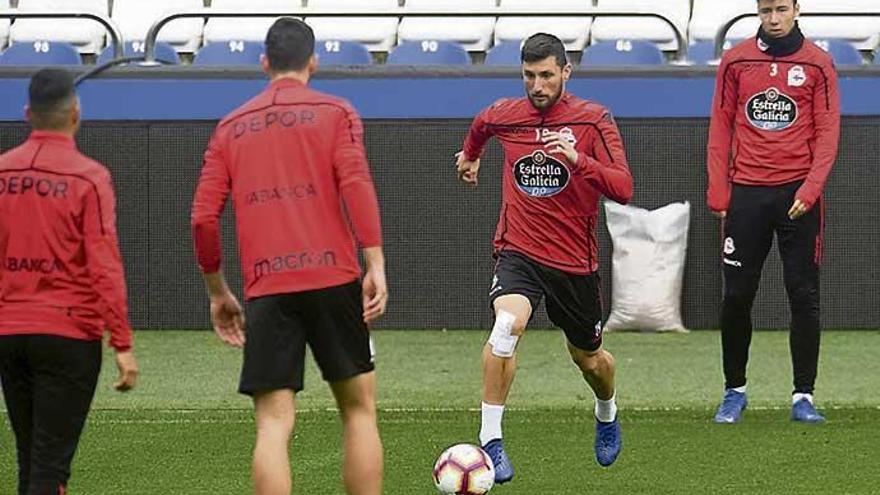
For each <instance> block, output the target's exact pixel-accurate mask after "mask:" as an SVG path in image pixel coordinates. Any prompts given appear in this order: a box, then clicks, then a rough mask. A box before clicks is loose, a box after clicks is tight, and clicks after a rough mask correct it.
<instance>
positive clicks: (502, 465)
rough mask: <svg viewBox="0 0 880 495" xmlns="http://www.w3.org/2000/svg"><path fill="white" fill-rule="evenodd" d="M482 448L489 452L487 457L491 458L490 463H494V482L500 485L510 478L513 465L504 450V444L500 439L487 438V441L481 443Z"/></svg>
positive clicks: (511, 477)
mask: <svg viewBox="0 0 880 495" xmlns="http://www.w3.org/2000/svg"><path fill="white" fill-rule="evenodd" d="M483 450H484V451H486V453H487V454H489V459H492V464H494V465H495V483H496V484H498V485H500V484H502V483H507V482H508V481H510V480H512V479H513V466H512V465H511V464H510V459H508V458H507V454H506V453H505V452H504V444H503V443H502V442H501V439H500V438H496V439H494V440H489V443H487V444H486V445H483Z"/></svg>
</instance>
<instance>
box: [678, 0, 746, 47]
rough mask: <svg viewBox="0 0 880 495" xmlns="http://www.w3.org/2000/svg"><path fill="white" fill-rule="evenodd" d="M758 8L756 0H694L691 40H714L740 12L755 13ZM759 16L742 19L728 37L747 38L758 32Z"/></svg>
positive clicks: (690, 27)
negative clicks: (719, 31)
mask: <svg viewBox="0 0 880 495" xmlns="http://www.w3.org/2000/svg"><path fill="white" fill-rule="evenodd" d="M757 11H758V8H757V4H756V3H755V0H724V1H722V2H719V1H718V0H694V13H693V16H691V22H690V26H689V28H688V35H689V37H690V40H691V42H698V41H708V40H714V39H715V35H716V34H718V30H719V29H720V28H721V26H722V25H724V23H726V22H727V21H729V20H730V19H733V18H734V17H736V16H737V15H739V14H754V13H757ZM759 25H760V21H758V18H757V17H747V18H745V19H740V20H739V21H737V22H736V24H734V25H733V26H731V28H730V30H729V31H728V32H727V39H746V38H750V37H752V36H755V34H757V33H758V26H759Z"/></svg>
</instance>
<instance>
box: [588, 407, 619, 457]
mask: <svg viewBox="0 0 880 495" xmlns="http://www.w3.org/2000/svg"><path fill="white" fill-rule="evenodd" d="M621 443H622V442H621V441H620V421H618V418H614V421H612V422H610V423H603V422H602V421H598V420H597V421H596V444H595V446H594V448H595V450H596V461H597V462H599V465H600V466H606V467H607V466H610V465H612V464H614V461H615V460H617V455H618V454H620V447H621Z"/></svg>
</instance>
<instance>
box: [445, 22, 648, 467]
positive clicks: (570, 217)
mask: <svg viewBox="0 0 880 495" xmlns="http://www.w3.org/2000/svg"><path fill="white" fill-rule="evenodd" d="M522 73H523V81H524V82H525V89H526V97H525V98H518V99H502V100H499V101H497V102H496V103H495V104H493V105H492V106H491V107H489V108H487V109H486V110H484V111H483V112H481V113H480V114H479V115H477V117H476V118H475V119H474V122H473V124H471V128H470V131H469V132H468V135H467V138H466V139H465V142H464V148H463V150H462V151H461V152H460V153H459V155H458V161H457V169H458V174H459V177H460V178H461V179H462V180H463V181H464V182H466V183H468V184H471V185H474V186H476V185H477V173H478V171H479V167H480V154H481V153H482V151H483V147H484V146H485V144H486V141H488V139H489V138H490V137H492V136H496V137H497V138H498V139H499V140H500V141H501V145H502V147H503V149H504V161H505V163H504V172H503V174H504V175H503V183H504V186H503V187H504V189H503V202H502V205H501V217H500V219H499V222H498V229H497V231H496V234H495V242H494V247H495V256H496V257H497V263H496V265H495V276H494V279H493V281H492V287H491V289H490V291H489V299H490V300H491V301H492V306H493V308H494V311H495V324H494V327H493V328H492V333H491V335H490V336H489V341H488V343H487V344H486V345H485V347H484V348H483V356H482V361H483V394H482V400H483V402H482V427H481V429H480V443H481V444H482V445H483V449H484V450H486V452H487V453H488V454H489V456H490V457H491V458H492V461H493V462H494V464H495V480H496V482H497V483H504V482H507V481H509V480H510V479H511V478H512V477H513V468H512V466H511V464H510V460H509V459H508V457H507V455H506V454H505V452H504V447H503V444H502V435H501V418H502V415H503V413H504V403H505V402H506V401H507V396H508V393H509V391H510V386H511V384H512V383H513V376H514V372H515V368H516V344H517V340H518V339H519V337H520V336H521V335H522V334H523V332H524V331H525V328H526V324H527V323H528V322H529V320H530V319H531V316H532V314H533V311H534V310H535V309H536V308H537V306H538V304H540V303H541V299H542V298H543V297H546V298H547V313H548V314H549V316H550V319H551V320H552V321H553V323H554V324H556V325H558V326H559V327H561V328H562V330H563V331H564V332H565V335H566V337H567V339H568V350H569V352H570V354H571V358H572V359H573V360H574V363H575V364H576V365H577V366H578V368H580V370H581V372H582V373H583V375H584V378H585V379H586V381H587V383H589V385H590V387H591V388H592V389H593V391H594V393H595V394H596V408H595V414H596V420H597V421H596V441H595V449H596V459H597V460H598V461H599V464H601V465H603V466H608V465H610V464H611V463H613V462H614V460H615V459H616V458H617V455H618V453H619V452H620V445H621V444H620V425H619V423H618V420H617V406H616V405H615V402H614V398H615V389H614V359H613V357H612V356H611V354H609V353H608V351H606V350H604V349H602V307H601V301H600V296H599V281H598V275H597V274H596V270H597V268H598V263H599V257H598V253H597V251H598V243H597V242H596V221H597V218H598V203H599V196H600V195H605V196H607V197H608V198H610V199H612V200H614V201H617V202H620V203H626V202H628V201H629V200H630V197H631V196H632V176H631V175H630V172H629V168H628V166H627V163H626V155H625V153H624V150H623V143H622V141H621V138H620V133H619V132H618V130H617V125H616V124H615V123H614V119H613V118H612V117H611V114H610V113H609V112H608V110H606V109H605V108H604V107H602V106H601V105H598V104H596V103H593V102H589V101H585V100H582V99H580V98H578V97H576V96H574V95H572V94H570V93H567V92H566V91H565V82H566V81H567V80H568V78H569V76H570V75H571V64H569V63H568V60H567V57H566V53H565V47H564V46H563V45H562V42H561V41H559V39H558V38H556V37H555V36H552V35H549V34H544V33H539V34H536V35H534V36H532V37H530V38H529V39H527V40H526V42H525V43H524V44H523V47H522Z"/></svg>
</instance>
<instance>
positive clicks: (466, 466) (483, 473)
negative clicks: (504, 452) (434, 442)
mask: <svg viewBox="0 0 880 495" xmlns="http://www.w3.org/2000/svg"><path fill="white" fill-rule="evenodd" d="M434 484H435V485H436V486H437V491H439V492H440V493H442V494H443V495H483V494H484V493H489V490H491V489H492V485H494V484H495V467H494V466H493V465H492V459H489V456H488V455H486V453H485V452H483V449H481V448H479V447H477V446H476V445H471V444H467V443H460V444H458V445H453V446H452V447H449V448H448V449H446V450H444V451H443V453H442V454H440V457H439V458H438V459H437V462H436V463H434Z"/></svg>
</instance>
